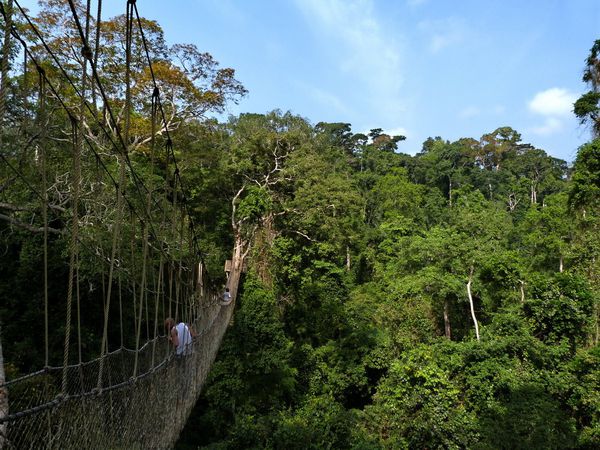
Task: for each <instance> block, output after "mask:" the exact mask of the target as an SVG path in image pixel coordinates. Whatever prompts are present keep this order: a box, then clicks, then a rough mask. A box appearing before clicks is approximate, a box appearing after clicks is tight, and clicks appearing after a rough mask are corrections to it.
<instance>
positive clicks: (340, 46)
mask: <svg viewBox="0 0 600 450" xmlns="http://www.w3.org/2000/svg"><path fill="white" fill-rule="evenodd" d="M296 5H297V7H298V8H299V9H300V10H301V11H302V12H303V13H304V14H305V16H306V18H307V21H308V22H309V24H310V25H311V26H313V27H314V28H315V30H316V32H317V33H320V34H324V35H326V36H327V39H328V41H329V45H331V46H332V49H333V50H334V52H335V54H336V55H337V56H335V58H336V59H335V62H336V64H337V70H339V71H340V72H341V73H342V74H344V76H345V77H348V78H354V79H355V80H356V81H358V82H359V83H360V85H356V90H357V92H361V95H362V96H363V98H365V99H366V101H368V102H369V104H370V105H371V107H373V108H375V107H377V108H379V110H380V111H381V113H382V114H388V115H396V117H397V116H398V115H399V114H401V113H402V112H403V111H404V108H405V102H403V101H401V99H400V89H401V86H402V83H403V70H402V64H401V57H400V54H401V51H400V45H399V43H397V42H395V41H394V39H393V38H391V36H390V34H389V33H386V31H385V30H384V29H383V26H382V24H381V23H380V22H379V21H378V19H377V17H376V15H375V12H374V7H373V1H372V0H296Z"/></svg>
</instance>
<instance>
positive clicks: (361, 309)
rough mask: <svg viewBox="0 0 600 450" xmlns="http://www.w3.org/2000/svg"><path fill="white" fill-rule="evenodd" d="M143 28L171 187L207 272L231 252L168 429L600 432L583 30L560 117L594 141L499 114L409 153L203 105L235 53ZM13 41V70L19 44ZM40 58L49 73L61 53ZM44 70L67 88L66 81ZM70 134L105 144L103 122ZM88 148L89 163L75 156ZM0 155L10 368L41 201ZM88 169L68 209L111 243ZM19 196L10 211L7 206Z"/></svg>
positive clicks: (592, 149) (596, 201)
mask: <svg viewBox="0 0 600 450" xmlns="http://www.w3.org/2000/svg"><path fill="white" fill-rule="evenodd" d="M59 3H60V2H54V1H46V2H42V9H41V11H40V13H39V14H38V17H37V18H36V20H37V22H36V23H38V25H39V27H40V31H41V32H42V33H45V35H46V36H48V38H49V44H48V45H49V46H50V48H53V49H56V50H57V54H58V55H59V57H60V58H62V59H61V61H62V62H63V63H65V68H66V69H65V70H67V71H68V72H69V73H73V74H77V73H79V72H80V70H81V68H80V66H79V65H78V63H77V61H75V60H74V58H75V59H76V56H73V55H77V54H78V53H77V52H76V51H73V52H71V53H69V52H60V51H58V50H60V49H61V48H65V45H67V44H68V42H69V41H68V36H74V35H76V33H75V31H74V28H73V27H74V26H73V24H70V23H68V21H66V20H65V19H64V18H65V17H67V15H65V14H63V13H64V11H63V10H61V8H64V6H61V5H60V4H59ZM165 7H166V6H165ZM120 24H122V18H119V17H117V18H114V19H111V21H106V22H105V24H103V26H104V27H105V28H104V29H105V30H107V34H105V35H104V37H103V39H104V40H103V41H102V42H101V47H102V49H103V53H102V54H101V58H100V60H99V62H98V66H99V67H100V68H102V70H104V72H103V74H104V75H103V76H104V78H103V81H104V82H105V83H106V86H108V87H107V92H106V95H107V96H108V97H109V98H110V99H111V100H114V101H115V103H116V104H117V105H118V104H119V103H118V102H119V101H121V104H123V98H124V96H125V93H124V91H123V90H122V89H121V88H119V83H122V82H123V79H122V73H123V70H122V67H123V64H125V62H124V61H123V59H122V57H121V56H119V55H120V53H119V52H120V51H121V47H122V36H121V35H120V34H119V33H120V31H119V25H120ZM143 25H144V27H145V30H146V32H147V36H148V43H147V45H148V47H149V50H150V55H151V56H152V58H153V60H154V61H158V63H157V64H158V65H157V67H158V69H157V70H156V74H155V75H156V77H157V78H158V80H159V82H160V83H161V93H162V94H161V95H163V96H164V98H163V100H164V104H165V107H166V109H167V116H168V117H167V118H168V120H169V122H168V124H167V125H166V127H167V128H168V131H169V133H170V136H171V138H172V144H173V148H174V152H175V155H176V157H177V159H178V164H179V172H178V175H180V176H181V178H182V180H183V182H184V183H185V185H186V186H187V187H188V188H189V192H188V194H189V195H188V198H186V199H185V201H186V202H187V204H188V206H189V211H190V214H191V216H192V218H193V220H194V223H195V224H196V226H197V229H198V231H199V245H200V248H201V250H202V254H203V257H204V259H205V262H206V264H207V267H208V271H209V272H210V273H212V274H217V279H216V280H215V281H214V283H215V286H216V287H217V288H219V289H220V287H221V286H222V284H223V283H224V280H225V275H224V274H223V264H224V261H225V260H226V259H230V258H231V249H232V248H233V246H234V243H235V240H236V239H238V241H239V242H241V243H243V245H244V250H245V251H247V257H246V261H247V271H246V273H245V274H244V278H243V281H242V284H241V286H240V294H239V296H238V300H237V302H236V305H235V308H236V309H235V313H234V319H233V321H232V323H231V326H230V328H229V329H228V331H227V333H226V336H225V340H224V342H223V345H222V347H221V349H220V352H219V354H218V357H217V360H216V361H215V363H214V365H213V368H212V371H211V373H210V375H209V380H208V382H207V384H206V385H205V387H204V390H203V393H202V395H201V398H200V400H199V402H198V404H197V407H196V409H195V410H194V412H193V414H192V416H191V418H190V420H189V422H188V424H187V425H186V428H185V430H184V432H183V434H182V436H181V438H180V441H179V443H178V444H177V448H179V449H192V448H199V447H200V448H210V449H247V448H257V449H258V448H265V449H309V448H310V449H325V448H333V449H351V448H352V449H461V448H469V449H564V448H576V449H597V448H600V347H599V345H598V343H599V338H600V139H597V138H594V137H598V136H599V133H600V106H599V103H600V40H598V41H596V42H595V43H593V47H592V49H591V51H590V55H589V58H588V59H587V61H582V67H573V68H572V70H573V71H575V72H577V71H581V70H582V69H584V77H583V82H584V83H586V85H587V86H588V87H589V92H587V93H586V94H584V95H583V96H582V97H581V98H580V99H579V100H578V101H577V102H576V103H575V105H574V113H575V114H576V115H577V116H578V118H579V119H580V120H581V123H582V124H583V125H584V126H587V127H588V128H589V129H590V130H591V136H592V138H591V139H590V141H589V142H588V143H586V144H585V145H583V146H581V147H580V148H579V149H578V151H577V157H576V160H575V161H574V163H573V164H572V165H569V164H567V162H565V161H563V160H560V159H557V158H553V157H551V156H550V155H548V154H547V153H546V152H545V151H544V150H543V149H539V148H536V147H535V146H533V145H531V144H528V143H525V142H522V139H521V136H520V134H519V132H518V131H517V130H514V129H512V128H511V127H509V126H500V127H499V128H497V129H496V130H490V132H489V133H488V134H485V135H483V136H481V137H465V138H463V139H459V140H457V141H455V142H450V141H447V140H446V139H444V138H443V137H435V138H429V139H427V140H426V141H425V142H424V143H423V144H422V146H421V148H420V149H418V152H416V154H414V156H411V155H409V154H407V153H404V152H409V151H411V150H416V149H414V148H411V145H414V144H409V143H408V142H405V138H404V137H403V136H389V135H387V134H385V133H384V132H383V130H381V129H373V130H370V132H369V133H368V134H362V133H355V132H354V131H353V130H352V128H351V125H350V124H347V123H324V122H319V123H316V124H314V122H310V121H309V120H307V119H305V118H303V117H299V116H297V115H294V114H292V113H289V112H281V111H272V112H269V113H266V114H251V113H248V114H241V115H239V116H237V117H230V119H229V120H228V121H226V122H224V123H222V122H219V121H217V120H216V119H207V118H206V117H209V116H210V115H211V114H212V113H215V112H217V113H218V112H222V111H224V108H225V105H226V104H228V103H229V102H237V101H239V99H240V98H241V97H243V95H245V93H246V90H245V88H244V87H243V86H242V84H241V83H240V82H238V81H237V80H236V79H235V73H234V71H233V70H232V69H222V68H219V67H218V64H217V62H216V61H215V60H214V59H213V58H212V57H211V55H209V54H207V53H202V52H200V51H199V50H198V49H197V48H196V47H195V46H193V45H175V46H172V47H169V46H168V45H167V44H166V43H165V40H164V36H163V32H162V30H161V28H160V26H159V25H158V24H157V23H156V22H153V21H144V23H143ZM19 26H21V25H19ZM121 28H123V27H121ZM92 29H93V24H92ZM15 45H16V44H15ZM134 45H135V46H136V47H135V48H136V49H137V50H139V52H135V51H134V54H135V55H139V56H136V58H139V61H138V60H137V59H136V60H135V61H132V67H133V69H132V75H131V76H132V85H133V88H132V92H131V95H133V96H134V100H135V99H137V100H139V103H138V104H140V105H142V106H140V107H139V109H136V111H135V112H134V119H133V122H132V124H131V129H132V131H131V136H130V141H129V142H128V144H129V149H130V153H129V156H130V158H131V161H132V164H133V166H134V167H135V168H136V170H137V171H138V173H139V174H141V175H142V176H143V177H144V179H145V180H146V181H148V182H149V183H153V185H154V186H162V185H163V184H164V183H165V179H167V178H168V177H169V174H168V173H167V172H168V170H172V168H171V169H167V168H165V165H164V164H163V163H164V161H163V160H162V159H161V157H160V156H159V157H156V158H155V157H153V156H151V155H150V151H149V148H150V143H151V139H150V138H149V136H150V135H151V133H155V134H156V136H157V139H158V138H160V139H161V141H160V142H161V144H162V143H164V139H165V137H164V132H165V131H166V130H165V129H160V130H157V129H155V128H153V124H151V123H150V119H148V116H149V114H147V113H148V111H149V110H150V108H151V106H150V95H151V93H152V90H151V89H150V90H149V91H148V89H144V88H145V87H148V86H149V74H148V73H147V71H144V70H142V69H141V67H142V66H143V64H142V63H143V61H142V60H143V56H142V54H143V52H142V51H141V50H140V48H141V45H142V44H141V43H140V42H137V41H136V42H134ZM32 51H34V52H35V51H41V48H40V47H39V46H38V47H35V46H33V45H32ZM13 56H14V58H15V59H14V64H15V67H17V66H18V64H21V62H20V61H19V60H18V58H19V57H22V56H19V54H18V52H17V51H16V50H15V52H14V55H13ZM69 63H70V65H69ZM138 63H139V67H140V69H139V70H137V71H136V67H138V66H136V64H138ZM30 64H31V62H30ZM44 67H45V71H46V73H47V74H48V76H49V77H51V78H52V77H54V78H53V79H57V80H58V79H60V77H62V76H63V74H61V73H60V72H59V71H58V70H57V69H56V62H55V61H51V60H49V59H48V60H46V62H45V66H44ZM17 68H18V67H17ZM15 70H16V69H15ZM35 70H36V69H35V68H34V67H32V68H31V69H30V70H29V72H28V74H27V76H25V75H26V74H24V73H22V72H19V73H16V72H18V70H16V72H14V73H13V72H11V85H10V86H9V92H8V95H9V101H8V102H7V105H6V109H7V111H6V114H7V115H8V119H7V120H9V123H11V124H15V125H14V126H12V127H7V128H6V129H5V130H4V131H3V142H4V143H7V142H8V143H12V144H13V145H15V146H17V145H22V146H26V145H28V142H30V139H31V136H33V135H36V133H38V132H39V121H38V119H37V118H36V117H38V114H36V113H35V110H36V108H40V103H41V102H40V101H39V98H38V94H37V93H38V92H40V91H39V87H38V76H37V74H36V71H35ZM111 83H112V84H111ZM56 88H57V89H59V90H61V92H62V93H63V94H64V95H65V96H67V97H68V96H71V97H72V98H73V99H74V100H73V102H74V103H76V100H75V95H74V92H73V89H72V88H71V87H70V86H69V85H68V84H66V83H64V82H63V83H56ZM50 97H52V96H50ZM95 101H96V99H94V102H95ZM48 102H49V104H48V107H50V108H52V107H54V109H53V110H52V114H53V116H52V127H48V128H47V133H48V134H49V137H48V141H51V143H50V144H49V145H51V146H52V149H53V150H52V151H53V152H54V153H53V154H54V155H55V157H53V159H51V160H50V161H49V162H48V164H49V165H51V169H52V171H53V173H55V174H57V177H56V178H53V179H51V180H49V181H48V183H49V184H52V185H53V186H54V187H53V189H54V190H53V191H51V195H52V196H53V197H52V198H51V199H50V202H53V201H56V206H57V207H56V208H55V209H54V210H52V214H53V216H52V217H53V220H51V222H50V226H51V227H53V229H55V230H56V233H53V234H51V236H50V240H51V242H50V250H49V252H50V253H49V256H48V257H49V259H50V262H51V265H52V267H53V269H52V270H53V273H51V274H50V290H51V292H50V295H51V307H50V312H49V314H50V320H51V324H52V326H51V330H50V333H51V336H50V351H51V356H50V359H51V362H52V360H57V359H58V358H60V355H61V353H60V352H61V350H62V347H61V345H62V339H63V338H62V336H63V334H62V333H63V332H64V330H63V328H62V327H63V325H62V322H63V321H64V319H62V314H64V310H63V309H62V307H61V308H60V309H59V308H58V306H56V307H53V306H52V305H53V303H52V298H59V297H60V296H61V295H63V294H64V289H65V288H64V287H61V286H62V285H61V286H59V282H60V280H61V279H64V278H65V276H66V267H67V266H66V264H65V263H64V260H65V259H68V257H67V256H66V255H67V247H68V239H67V238H66V237H64V234H61V229H63V228H66V227H67V225H68V221H67V220H66V219H65V220H61V219H60V217H61V214H63V212H61V211H60V209H59V207H64V206H65V205H68V204H69V199H70V194H69V190H68V188H67V184H68V183H67V181H65V180H67V179H68V176H67V175H64V174H67V173H68V172H69V170H70V169H69V168H70V167H71V166H70V164H71V162H70V159H69V153H68V149H69V148H70V145H71V144H70V143H69V141H68V139H67V138H68V136H69V135H68V133H66V132H65V131H64V130H68V129H69V118H68V117H67V116H66V115H65V114H64V113H61V112H60V110H59V108H58V107H57V101H56V98H50V99H49V100H48ZM98 102H100V101H99V100H98ZM61 114H62V115H61ZM17 124H19V125H17ZM499 125H502V124H499ZM36 130H37V131H36ZM86 133H88V135H89V138H90V139H91V140H92V141H93V142H95V141H94V138H97V141H98V142H99V143H98V145H100V146H101V145H102V142H101V139H100V138H98V136H99V133H98V132H97V131H95V130H93V129H89V130H86ZM157 146H158V144H157ZM60 149H65V152H63V153H60V152H59V150H60ZM101 150H102V149H101ZM573 150H575V149H573ZM106 151H108V150H106ZM411 153H413V152H412V151H411ZM57 155H58V156H57ZM11 157H12V156H11ZM36 158H37V153H35V152H34V150H33V149H31V151H30V152H29V153H27V155H26V156H25V157H23V159H22V160H19V161H18V163H19V166H18V167H19V168H20V170H22V171H23V172H24V173H26V174H29V175H28V176H29V177H30V179H31V180H32V181H31V183H33V184H35V183H38V185H37V186H39V183H41V181H40V179H39V175H37V174H38V172H36V170H37V169H35V167H34V166H35V164H37V159H36ZM93 161H94V160H93V158H90V159H89V160H88V162H87V163H86V162H85V161H84V164H87V167H88V169H90V173H93V167H94V162H93ZM15 164H16V163H15ZM115 167H116V161H115V166H113V167H112V168H111V167H109V169H111V170H113V172H115V173H116V170H115ZM61 174H63V175H64V176H63V178H60V176H59V175H61ZM0 175H1V178H0V181H1V183H0V194H2V198H1V199H0V200H1V201H2V203H1V204H0V215H1V216H2V218H1V220H0V273H1V274H2V276H1V279H0V298H2V303H1V304H0V318H1V320H2V332H3V350H4V358H5V362H6V364H7V367H6V370H7V374H8V376H9V377H10V376H16V374H21V373H27V372H28V371H31V370H36V369H37V368H39V367H41V366H43V365H44V355H43V350H42V347H43V344H42V340H43V336H41V334H42V333H41V331H40V332H39V333H37V332H36V333H31V332H29V331H28V332H24V330H32V329H38V330H43V323H44V322H43V321H44V319H43V314H44V312H43V307H42V305H43V303H42V302H43V294H42V293H41V291H40V287H39V284H40V283H41V282H40V276H41V275H40V266H39V261H40V259H41V255H42V248H41V244H40V240H41V235H40V233H31V229H32V228H33V225H36V226H39V220H40V215H39V214H35V215H32V216H31V217H34V216H35V219H31V220H30V221H27V220H29V219H27V220H26V219H25V217H30V216H26V215H27V214H29V212H31V211H33V209H27V208H22V209H20V210H18V209H15V208H17V207H18V206H22V205H28V204H29V203H28V202H30V203H31V204H33V202H35V201H38V203H39V199H35V196H34V195H32V194H26V192H29V191H28V186H26V185H25V184H23V183H18V182H17V181H15V177H14V175H12V174H11V172H10V171H9V170H8V169H7V168H6V167H4V166H2V167H1V168H0ZM171 175H172V174H171ZM82 182H83V184H84V186H83V188H82V196H83V197H84V198H83V200H82V202H83V204H89V205H96V206H90V207H89V208H87V209H86V210H85V211H84V212H85V214H87V215H86V216H85V217H87V218H88V219H90V220H89V223H92V222H94V223H96V226H97V227H105V228H102V230H104V231H102V233H100V232H98V231H95V230H94V231H93V232H92V231H91V228H90V229H88V230H87V231H86V229H83V230H82V232H81V239H82V240H83V241H84V242H86V241H87V242H90V243H93V242H95V241H96V240H104V241H105V242H109V240H110V234H109V232H108V231H107V230H109V229H110V223H111V222H110V221H111V220H114V214H112V213H110V211H114V208H115V206H114V205H115V199H114V197H113V195H112V194H110V195H109V194H108V193H107V191H103V190H102V189H100V188H98V189H96V187H94V186H95V185H94V177H93V176H92V175H89V176H88V177H87V178H85V179H84V180H83V181H82ZM86 186H87V188H86ZM9 187H10V189H8V188H9ZM5 188H7V189H5ZM127 189H132V188H131V186H129V187H127ZM49 192H50V191H49ZM86 201H87V202H89V203H85V202H86ZM93 201H94V202H97V203H92V202H93ZM61 205H62V206H61ZM11 208H12V209H11ZM28 211H29V212H28ZM11 214H12V215H11ZM16 214H22V217H23V218H24V219H23V220H21V221H20V222H17V219H13V220H12V221H8V220H7V219H6V218H7V217H8V216H9V215H10V217H13V218H14V217H19V216H17V215H16ZM82 214H83V212H82ZM94 214H98V217H97V218H95V219H94V217H96V216H94ZM81 220H82V223H83V221H84V218H83V217H82V219H81ZM127 220H129V219H127ZM86 223H87V222H86ZM28 227H29V228H28ZM124 227H125V228H126V227H127V224H124ZM123 233H124V235H125V236H127V234H126V233H127V230H126V229H125V230H124V231H123ZM165 233H166V231H165ZM186 239H187V238H186ZM61 261H62V262H61ZM82 266H83V268H82V275H81V277H82V282H83V283H84V285H85V286H88V285H89V289H83V290H82V293H81V295H82V296H83V297H85V298H84V301H87V302H88V303H87V305H88V306H84V309H85V317H84V318H83V319H82V324H81V327H82V332H81V337H80V339H81V340H82V342H83V344H82V346H83V352H84V356H87V357H92V356H94V355H95V354H97V351H98V350H99V344H98V341H99V337H100V336H101V332H102V330H101V329H99V327H100V325H101V323H102V319H101V317H102V314H103V309H102V300H101V299H102V298H103V297H102V294H101V293H100V291H101V288H100V287H101V286H103V282H104V277H105V276H106V275H105V273H104V272H102V271H101V267H100V265H99V264H95V263H94V264H92V263H86V261H82ZM61 277H62V278H61ZM33 281H35V283H33ZM94 299H96V300H94ZM61 301H62V300H61ZM94 302H95V303H94ZM85 304H86V303H84V305H85ZM92 304H94V305H95V306H91V305H92ZM114 333H117V331H114V330H113V335H111V336H112V337H111V339H112V341H111V342H116V341H117V340H118V338H117V337H115V336H116V334H114ZM121 339H123V338H121ZM127 339H128V338H127V336H126V337H125V340H127ZM160 406H161V407H164V408H175V407H176V405H168V404H167V405H160Z"/></svg>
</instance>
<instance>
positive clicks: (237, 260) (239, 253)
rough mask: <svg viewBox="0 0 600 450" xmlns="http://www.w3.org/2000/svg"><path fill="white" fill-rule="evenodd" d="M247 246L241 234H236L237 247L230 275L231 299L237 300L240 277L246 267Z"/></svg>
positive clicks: (234, 251) (234, 250) (232, 259)
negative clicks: (245, 249) (245, 250)
mask: <svg viewBox="0 0 600 450" xmlns="http://www.w3.org/2000/svg"><path fill="white" fill-rule="evenodd" d="M246 245H247V243H246V242H245V240H244V239H243V238H242V236H241V234H240V233H235V247H234V248H233V256H232V258H231V272H230V274H229V280H228V286H227V287H228V288H229V292H230V294H231V298H232V299H233V300H235V299H236V298H237V291H238V287H239V284H240V276H241V274H242V269H243V267H244V258H245V257H246V252H244V251H243V249H244V247H245V246H246Z"/></svg>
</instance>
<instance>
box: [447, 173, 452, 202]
mask: <svg viewBox="0 0 600 450" xmlns="http://www.w3.org/2000/svg"><path fill="white" fill-rule="evenodd" d="M448 201H449V203H450V208H452V178H450V177H448Z"/></svg>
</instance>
